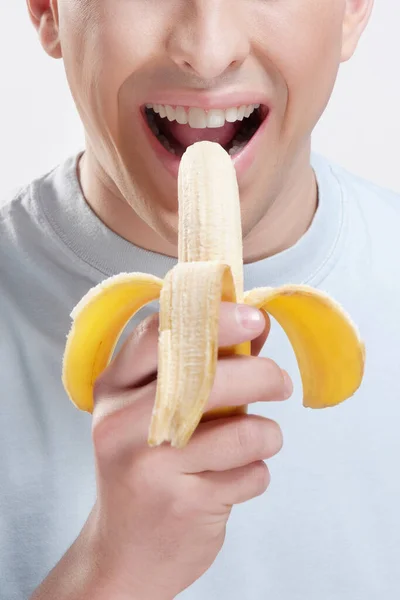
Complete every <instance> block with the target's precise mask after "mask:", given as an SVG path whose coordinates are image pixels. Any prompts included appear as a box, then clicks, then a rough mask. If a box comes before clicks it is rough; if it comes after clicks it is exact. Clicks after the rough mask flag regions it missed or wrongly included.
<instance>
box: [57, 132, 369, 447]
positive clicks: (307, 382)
mask: <svg viewBox="0 0 400 600" xmlns="http://www.w3.org/2000/svg"><path fill="white" fill-rule="evenodd" d="M178 200H179V243H178V263H177V265H176V266H175V267H174V268H172V269H171V270H170V271H169V273H167V275H166V277H165V279H164V280H161V279H159V278H157V277H154V276H152V275H147V274H144V273H130V274H129V273H122V274H120V275H117V276H115V277H111V278H109V279H106V280H105V281H104V282H102V283H101V284H99V285H98V286H96V287H94V288H93V289H91V290H90V291H89V292H88V293H87V294H86V295H85V296H84V297H83V298H82V300H81V301H80V302H79V303H78V305H77V306H76V307H75V308H74V310H73V311H72V313H71V317H72V320H73V322H72V327H71V330H70V332H69V335H68V337H67V343H66V347H65V353H64V358H63V372H62V381H63V385H64V387H65V390H66V392H67V394H68V395H69V397H70V399H71V401H72V402H73V403H74V404H75V405H76V406H77V407H78V408H79V409H81V410H84V411H88V412H92V410H93V387H94V383H95V381H96V379H97V378H98V376H99V375H100V374H101V373H102V372H103V371H104V369H105V368H106V367H107V365H108V364H109V362H110V360H111V358H112V356H113V352H114V350H115V347H116V345H117V343H118V340H119V338H120V336H121V334H122V332H123V330H124V328H125V326H126V325H127V323H128V321H129V320H130V319H131V318H132V316H134V315H135V313H137V312H138V311H139V310H140V309H141V308H143V306H145V305H146V304H148V303H150V302H152V301H154V300H157V299H159V301H160V327H159V348H158V361H159V363H158V378H157V391H156V399H155V405H154V410H153V414H152V419H151V424H150V431H149V439H148V441H149V444H150V445H152V446H156V445H160V444H162V443H163V442H170V443H171V444H172V445H173V446H176V447H178V448H181V447H183V446H185V445H186V444H187V443H188V441H189V440H190V438H191V436H192V435H193V433H194V431H195V429H196V427H197V426H198V424H199V422H200V421H201V420H202V418H204V417H207V418H210V413H208V414H207V415H205V414H204V413H205V410H206V405H207V401H208V398H209V395H210V392H211V389H212V386H213V382H214V377H215V372H216V367H217V361H218V354H219V350H218V319H219V307H220V303H221V301H229V302H238V303H245V304H248V305H251V306H255V307H257V308H259V309H262V310H264V311H266V312H267V313H269V314H270V315H271V316H272V317H274V318H275V319H276V320H277V321H278V323H279V324H280V325H281V326H282V328H283V329H284V331H285V332H286V335H287V336H288V338H289V341H290V343H291V344H292V347H293V349H294V352H295V355H296V358H297V361H298V366H299V370H300V374H301V379H302V385H303V404H304V406H306V407H310V408H324V407H329V406H335V405H337V404H339V403H341V402H343V401H344V400H346V399H347V398H349V397H350V396H352V395H353V394H354V393H355V392H356V390H357V389H358V388H359V386H360V384H361V381H362V378H363V373H364V363H365V347H364V344H363V342H362V340H361V339H360V335H359V332H358V330H357V328H356V326H355V325H354V324H353V323H352V321H351V319H350V318H349V316H348V315H347V314H346V312H345V311H344V310H343V309H342V308H341V307H340V305H339V304H338V303H337V302H335V301H334V300H332V299H331V298H330V297H329V296H328V295H327V294H325V293H323V292H321V291H318V290H316V289H314V288H312V287H309V286H305V285H285V286H282V287H279V288H268V287H265V288H256V289H253V290H251V291H249V292H246V293H244V291H243V246H242V230H241V215H240V201H239V190H238V185H237V179H236V173H235V169H234V167H233V164H232V161H231V158H230V157H229V155H228V154H227V153H226V152H225V150H224V149H223V148H222V147H221V146H220V145H219V144H216V143H212V142H198V143H196V144H193V145H192V146H190V147H189V148H188V149H187V150H186V152H185V154H184V155H183V157H182V160H181V164H180V170H179V177H178ZM224 352H225V353H231V354H250V343H245V344H240V345H238V346H234V347H232V348H229V349H224ZM238 410H239V411H240V410H241V411H244V410H246V407H242V408H241V409H237V408H232V409H225V410H222V411H214V412H213V413H212V414H211V417H212V418H214V417H218V416H220V415H222V414H223V415H226V414H232V413H237V412H238Z"/></svg>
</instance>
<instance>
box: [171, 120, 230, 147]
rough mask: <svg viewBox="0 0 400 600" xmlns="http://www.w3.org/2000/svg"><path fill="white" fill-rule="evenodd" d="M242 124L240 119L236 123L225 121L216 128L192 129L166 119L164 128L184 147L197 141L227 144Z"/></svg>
mask: <svg viewBox="0 0 400 600" xmlns="http://www.w3.org/2000/svg"><path fill="white" fill-rule="evenodd" d="M240 126H241V122H240V121H236V122H235V123H225V125H224V126H223V127H217V128H215V129H209V128H206V129H192V127H189V125H180V124H179V123H177V122H176V121H172V122H171V121H166V119H164V122H163V128H164V130H165V132H166V133H167V134H168V135H171V136H172V137H174V138H175V140H176V141H177V142H179V144H181V145H182V146H183V147H184V148H187V147H188V146H191V145H192V144H195V143H196V142H204V141H207V142H217V143H218V144H221V146H226V144H228V143H229V142H231V141H232V140H233V138H234V137H235V135H236V133H237V132H238V130H239V128H240Z"/></svg>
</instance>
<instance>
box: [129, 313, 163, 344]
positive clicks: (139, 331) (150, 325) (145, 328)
mask: <svg viewBox="0 0 400 600" xmlns="http://www.w3.org/2000/svg"><path fill="white" fill-rule="evenodd" d="M158 324H159V316H158V314H157V313H155V314H152V315H150V316H149V317H146V319H143V321H141V322H140V323H139V324H138V326H137V327H136V328H135V330H134V331H133V333H132V336H133V339H134V340H135V342H140V341H141V340H142V339H143V338H144V337H147V336H148V335H151V334H153V333H158Z"/></svg>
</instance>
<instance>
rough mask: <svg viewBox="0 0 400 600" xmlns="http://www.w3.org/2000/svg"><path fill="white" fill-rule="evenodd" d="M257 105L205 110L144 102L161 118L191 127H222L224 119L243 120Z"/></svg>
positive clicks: (231, 120) (230, 121)
mask: <svg viewBox="0 0 400 600" xmlns="http://www.w3.org/2000/svg"><path fill="white" fill-rule="evenodd" d="M259 106H260V105H259V104H249V105H248V106H245V105H243V106H238V107H233V108H227V109H219V108H213V109H211V110H208V111H205V110H203V109H202V108H197V107H191V108H189V109H188V110H186V109H185V108H184V107H183V106H177V107H176V108H173V107H172V106H165V105H164V104H146V108H151V109H152V110H154V112H156V113H157V114H159V115H160V117H162V118H163V119H164V118H167V119H168V120H169V121H177V122H178V123H180V124H181V125H186V124H188V125H189V127H192V128H193V129H205V128H206V127H209V128H216V127H223V126H224V125H225V121H228V123H234V122H235V121H243V119H244V118H245V117H249V116H250V115H251V114H252V113H253V112H254V111H255V110H256V109H257V108H259Z"/></svg>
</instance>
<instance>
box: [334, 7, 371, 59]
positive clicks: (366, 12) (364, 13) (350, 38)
mask: <svg viewBox="0 0 400 600" xmlns="http://www.w3.org/2000/svg"><path fill="white" fill-rule="evenodd" d="M345 4H346V7H345V14H344V18H343V41H342V56H341V60H342V62H346V61H347V60H349V59H350V58H351V57H352V56H353V54H354V52H355V50H356V48H357V45H358V42H359V40H360V37H361V35H362V34H363V32H364V29H365V28H366V26H367V24H368V21H369V18H370V16H371V12H372V8H373V6H374V0H346V2H345Z"/></svg>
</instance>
